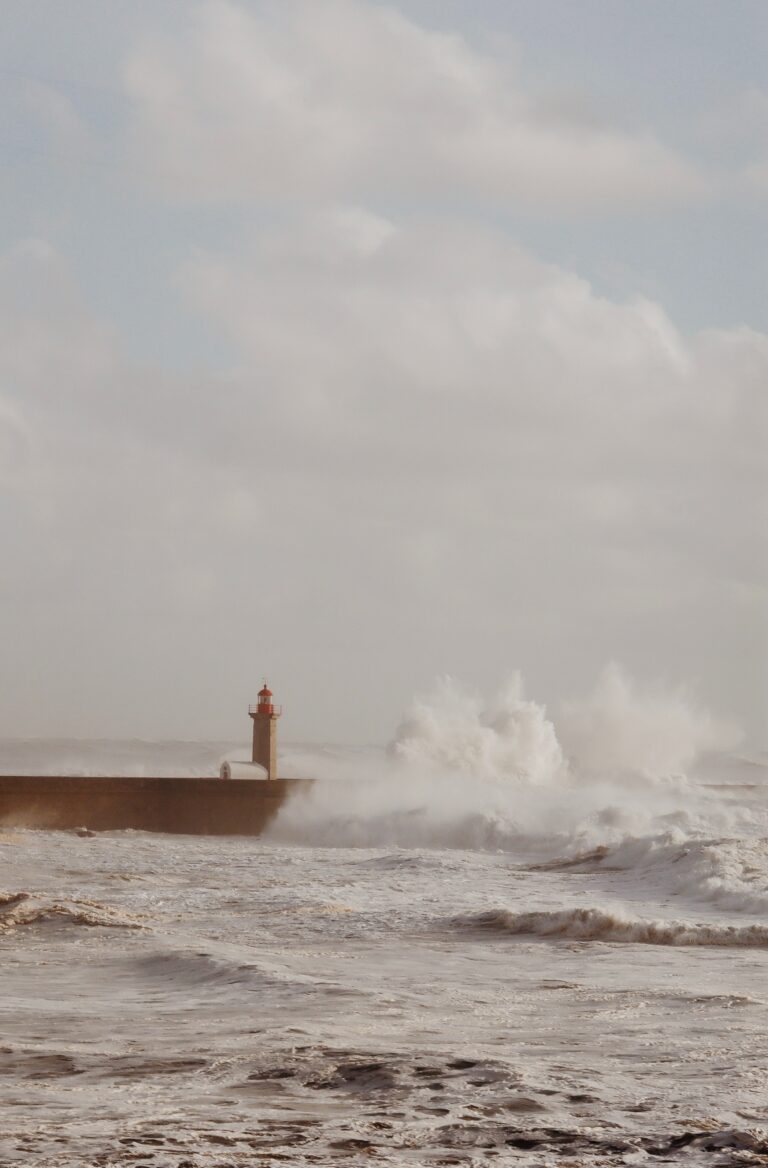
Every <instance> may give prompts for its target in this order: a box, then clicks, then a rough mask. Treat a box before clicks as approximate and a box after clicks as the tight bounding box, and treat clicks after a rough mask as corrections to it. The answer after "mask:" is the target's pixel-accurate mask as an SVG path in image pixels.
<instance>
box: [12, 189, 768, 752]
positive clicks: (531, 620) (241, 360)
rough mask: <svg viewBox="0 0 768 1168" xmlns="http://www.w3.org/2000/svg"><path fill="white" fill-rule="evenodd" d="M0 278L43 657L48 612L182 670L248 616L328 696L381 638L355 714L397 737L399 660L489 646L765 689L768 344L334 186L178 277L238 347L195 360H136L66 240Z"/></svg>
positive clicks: (27, 575)
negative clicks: (182, 370)
mask: <svg viewBox="0 0 768 1168" xmlns="http://www.w3.org/2000/svg"><path fill="white" fill-rule="evenodd" d="M1 270H2V271H3V272H4V274H5V280H4V281H0V298H2V302H3V304H4V306H5V314H4V315H5V317H6V319H7V320H8V321H9V326H8V331H7V333H6V334H5V337H4V343H3V345H2V346H0V393H1V394H2V395H3V397H4V400H5V403H6V405H5V407H4V410H3V413H2V419H1V421H2V427H0V428H1V429H2V447H0V449H3V450H5V451H6V455H7V464H8V465H7V467H6V473H5V474H4V476H3V483H4V488H5V491H6V496H5V497H6V503H9V504H10V506H9V507H7V508H6V520H5V524H4V529H3V530H4V540H5V546H6V547H7V548H8V549H9V553H8V556H7V559H6V563H5V565H4V568H3V572H2V577H1V578H0V588H2V589H3V590H4V595H5V597H6V599H7V600H9V601H10V600H12V601H13V604H14V610H15V612H16V614H17V617H16V621H17V623H16V626H15V631H14V632H13V634H12V635H11V636H9V637H7V638H6V649H7V652H8V660H9V661H16V663H17V664H16V666H15V667H18V668H20V669H21V670H22V672H23V670H24V668H25V665H24V664H23V662H24V661H25V660H26V657H25V649H24V648H23V646H24V645H26V644H27V643H28V642H29V638H30V636H33V637H34V636H38V637H39V636H40V635H42V630H44V629H47V636H48V637H50V638H51V639H52V643H57V644H61V643H62V638H64V639H66V636H69V635H70V634H69V633H68V632H66V630H71V636H72V637H75V635H77V636H79V637H80V638H81V639H83V638H84V639H85V640H86V641H87V642H88V644H89V645H91V646H92V652H96V649H97V647H98V637H96V634H95V633H94V622H95V625H96V626H98V625H99V622H104V623H105V631H104V633H103V636H108V637H110V638H112V641H111V642H110V643H112V645H113V650H114V652H115V653H117V654H118V655H120V654H122V655H123V656H125V655H127V656H128V657H130V655H131V654H132V653H133V651H134V650H133V645H134V643H136V642H137V638H138V642H140V643H143V644H145V646H146V650H145V651H146V653H147V656H148V661H150V662H151V668H153V669H155V670H156V671H158V677H167V680H168V684H171V678H172V675H173V674H174V673H175V672H176V667H175V665H174V662H175V663H176V664H178V662H179V661H184V660H186V659H187V657H186V656H185V655H188V654H189V652H190V651H191V646H192V645H193V644H194V645H195V646H196V649H195V652H196V653H198V654H202V655H203V656H205V655H206V654H208V655H209V656H210V659H215V658H217V656H218V655H219V653H220V652H223V651H225V650H226V647H227V646H231V647H233V648H234V647H235V646H242V644H244V643H245V642H243V638H245V641H246V642H247V641H248V638H249V637H250V636H251V635H256V636H257V639H258V644H257V645H256V647H255V648H254V649H253V650H252V651H251V650H249V651H248V652H243V651H242V648H238V649H235V659H236V664H235V665H234V666H233V668H232V670H231V671H230V672H229V673H228V681H227V685H229V686H231V687H233V688H236V687H237V686H238V685H240V686H247V684H248V678H249V669H250V667H251V665H252V662H253V654H254V653H255V654H256V655H258V654H259V653H262V655H263V656H267V657H273V659H274V658H279V659H280V661H281V663H282V664H283V668H284V669H285V672H286V676H288V675H289V674H290V673H291V672H292V671H293V673H295V675H296V676H297V677H300V678H301V681H300V682H296V683H295V684H297V686H304V687H305V689H304V690H300V689H299V690H297V691H295V692H294V695H293V697H294V700H295V701H296V702H297V704H298V705H299V706H300V707H303V708H306V709H307V710H310V711H312V710H316V709H318V707H317V706H316V699H315V697H314V696H313V692H312V691H313V687H314V686H316V685H318V684H320V681H321V678H320V673H323V674H326V675H327V676H328V678H329V681H328V685H329V687H330V689H331V690H333V688H334V687H337V688H338V687H342V688H343V686H344V684H345V681H344V678H345V677H347V678H348V677H350V676H364V675H365V672H366V669H367V664H366V663H367V662H368V661H369V659H371V657H372V656H374V657H375V659H376V661H377V670H378V674H379V678H380V680H379V681H378V682H377V684H376V685H374V686H373V687H372V688H371V690H370V691H368V690H365V689H364V688H363V689H362V690H361V691H360V692H359V693H356V695H355V696H354V698H353V699H352V707H351V708H349V710H348V713H349V717H350V718H351V719H352V722H354V723H355V724H356V725H358V726H359V727H362V728H363V729H361V730H360V731H359V733H361V734H366V733H370V734H371V735H372V736H375V735H376V734H379V735H383V734H386V733H387V731H388V729H389V726H390V725H391V723H392V722H393V721H394V720H395V719H396V717H397V712H398V711H397V703H398V702H399V701H400V700H401V698H402V697H403V695H402V693H400V691H399V690H398V687H397V685H396V679H397V678H398V677H400V676H403V675H405V676H407V677H408V678H411V679H414V681H415V682H416V683H421V682H422V681H424V680H428V678H429V675H430V674H432V673H433V672H435V671H439V670H441V669H446V668H450V667H452V668H454V670H456V671H458V672H465V671H466V669H467V665H466V662H467V661H475V660H477V661H482V662H483V665H482V668H483V669H489V668H490V669H493V670H494V671H498V672H501V671H503V670H504V668H506V667H507V666H508V665H509V664H510V663H519V664H521V665H522V666H523V667H525V668H526V670H527V671H528V672H532V673H534V674H535V684H536V688H537V690H540V691H542V692H544V693H545V694H546V693H547V689H548V687H553V686H554V687H556V686H558V685H562V686H566V687H570V686H572V685H576V684H578V682H579V679H578V678H574V677H573V674H572V673H571V674H569V675H567V676H561V675H562V671H563V654H562V650H561V644H560V642H561V641H563V642H564V643H565V644H567V645H568V646H569V648H568V654H567V656H568V659H569V660H571V661H573V660H576V661H580V662H582V668H587V669H592V668H594V667H596V666H597V665H598V664H599V663H600V661H601V660H602V659H605V658H606V657H609V656H610V655H611V654H612V653H615V654H616V655H621V657H622V658H624V659H625V660H627V661H628V662H629V663H630V665H631V666H632V668H633V669H635V670H638V671H639V672H641V673H642V672H652V673H659V672H662V671H665V672H668V673H671V674H672V675H673V676H675V675H677V676H680V675H683V676H685V675H686V674H690V673H695V674H698V675H699V676H700V678H701V679H702V683H703V684H702V687H701V688H702V690H703V692H704V695H705V697H706V698H707V700H708V701H710V702H713V703H714V704H715V705H718V704H720V705H722V704H725V705H726V707H727V704H728V695H732V694H737V695H739V696H738V699H737V703H738V704H740V705H742V706H743V708H744V709H746V710H747V711H749V709H750V708H753V707H754V703H755V701H756V700H757V698H756V696H755V691H754V679H755V676H756V672H759V670H760V668H761V667H762V665H761V662H762V659H763V657H762V654H763V648H762V646H761V645H760V643H759V640H760V638H759V628H760V625H759V618H758V617H756V603H757V602H756V599H755V598H756V597H757V596H758V594H759V592H760V587H761V581H762V579H763V577H764V572H765V551H764V542H763V541H764V519H763V515H762V514H761V510H760V505H759V504H760V501H761V500H765V498H766V489H765V467H764V459H763V457H762V452H763V450H764V442H765V394H764V386H765V384H768V338H766V337H765V336H763V335H761V334H758V333H754V332H751V331H750V330H747V329H737V330H728V331H713V332H709V333H704V334H700V335H699V336H696V337H693V338H685V337H683V336H682V335H680V334H679V333H678V331H677V330H676V329H675V328H674V325H673V324H672V323H671V322H670V320H669V319H668V317H667V316H666V314H665V313H664V312H663V310H662V309H661V308H660V307H659V306H658V305H655V304H652V303H650V302H648V301H645V300H637V301H634V302H628V303H625V304H619V303H614V302H611V301H609V300H606V299H603V298H601V297H599V296H597V295H595V293H594V291H593V290H592V289H591V288H590V286H589V285H588V284H587V283H586V282H585V281H583V280H581V279H579V278H578V277H576V276H575V275H573V274H572V273H570V272H568V271H566V270H564V269H562V268H559V267H557V266H554V265H548V264H544V263H542V262H540V261H539V260H537V259H536V258H535V257H534V256H532V255H530V254H529V253H527V252H525V251H524V250H522V249H520V248H519V247H517V246H515V245H514V244H513V243H511V242H510V241H509V240H508V239H507V238H505V237H504V236H503V235H502V234H501V233H499V232H496V231H491V230H488V229H485V228H479V227H471V226H468V225H466V224H456V223H443V224H436V223H417V222H414V221H406V222H396V221H389V220H385V219H382V218H381V217H376V216H372V215H370V214H369V213H367V212H363V211H360V210H356V209H349V208H339V209H337V210H335V211H333V212H328V213H322V214H320V213H313V214H308V215H300V216H298V217H297V218H294V219H286V220H285V221H284V222H283V224H282V226H281V227H280V228H279V229H278V228H274V227H273V228H271V229H264V230H263V231H262V233H261V234H260V235H258V236H257V237H256V239H255V242H254V244H253V246H252V247H251V248H250V250H244V251H240V252H238V253H237V254H235V255H229V254H219V255H212V254H211V255H203V254H200V255H199V256H198V258H197V259H196V260H195V261H194V262H193V263H191V264H190V265H189V266H188V267H187V268H186V269H185V270H184V271H183V272H182V273H180V275H179V282H180V285H181V287H182V289H183V290H184V293H185V295H186V296H188V297H189V299H190V302H191V303H192V304H193V305H194V306H195V308H196V310H197V311H198V312H200V313H202V314H204V316H205V318H206V320H207V321H208V323H209V325H210V324H211V323H212V324H214V325H216V326H217V327H218V328H219V329H221V330H222V331H223V332H224V333H225V334H226V335H227V336H228V337H229V338H230V341H231V344H232V345H233V346H234V349H235V351H236V354H237V361H236V364H235V367H234V368H233V369H232V370H231V371H230V372H229V373H227V374H226V375H214V374H209V375H205V376H202V375H201V376H197V377H194V378H179V377H169V376H168V375H167V374H163V373H160V372H158V371H155V370H152V369H143V370H139V369H136V368H135V367H133V366H132V364H131V363H130V362H129V361H128V360H127V359H126V357H125V355H124V353H123V352H122V351H121V348H120V346H119V344H118V343H117V341H116V340H115V338H114V337H112V336H111V334H110V332H109V330H106V329H104V327H103V325H101V324H100V323H99V322H98V321H97V320H94V319H93V318H92V316H90V315H89V314H88V313H87V311H86V310H85V308H84V307H83V305H82V303H81V301H80V298H79V296H78V293H77V289H76V288H75V287H74V285H73V284H72V282H71V280H70V278H69V277H68V276H67V273H66V267H65V265H63V263H62V261H61V259H60V257H58V256H57V255H56V254H55V253H54V252H52V251H51V250H50V249H46V248H45V247H44V246H43V245H41V244H34V245H26V246H24V247H21V248H19V249H16V250H15V251H14V252H13V253H12V254H11V255H10V256H8V257H6V260H5V262H4V265H3V266H2V269H1ZM9 403H10V405H9ZM30 458H32V463H31V464H30V463H29V460H30ZM28 464H29V465H32V466H33V472H29V471H28V469H25V467H28ZM756 503H757V504H758V505H757V506H756ZM256 598H258V609H259V612H261V613H263V612H268V613H269V620H268V621H267V622H266V623H265V622H264V619H263V617H262V618H258V619H255V620H254V618H253V612H252V610H253V605H254V601H255V599H256ZM740 598H741V599H740ZM49 612H50V614H51V619H52V620H53V619H54V616H55V621H56V623H55V624H54V625H53V626H52V627H51V628H48V625H47V623H46V622H47V619H48V618H47V615H45V616H44V617H43V618H41V613H43V614H48V613H49ZM63 613H66V614H67V615H66V617H65V618H62V614H63ZM41 619H42V623H41ZM62 619H64V624H63V625H62V623H61V621H62ZM190 621H191V622H192V623H193V625H194V627H195V634H194V638H193V641H192V642H190V640H189V637H190V628H189V622H190ZM107 627H108V630H109V632H108V633H107V631H106V629H107ZM145 627H152V628H161V629H162V630H163V634H162V636H161V637H160V638H159V639H158V640H157V642H156V643H154V644H152V645H147V642H146V638H145V637H144V635H143V632H142V630H143V629H144V628H145ZM100 635H101V634H100ZM94 638H95V639H94ZM14 646H15V648H14ZM69 649H70V651H71V652H76V650H75V649H74V648H73V646H69ZM89 652H91V650H90V649H89ZM478 655H479V656H478ZM659 660H660V661H662V662H665V663H667V667H666V668H664V669H661V668H658V667H657V661H659ZM19 661H21V662H22V664H21V665H19V664H18V662H19ZM308 661H309V664H308ZM312 662H314V663H315V666H313V665H312V664H311V663H312ZM315 667H316V672H313V669H314V668H315ZM478 667H479V666H478ZM60 668H61V669H64V668H65V666H64V663H63V662H62V663H61V665H60ZM78 668H80V669H83V670H86V675H84V677H83V682H82V684H83V685H85V686H86V688H87V686H88V684H89V682H88V679H87V660H86V659H85V658H84V659H83V660H82V661H81V662H80V664H79V665H78ZM136 670H138V672H139V673H140V672H141V669H140V666H139V665H137V666H136ZM57 676H59V675H58V674H57V671H56V667H55V666H54V665H51V678H52V679H55V678H56V677H57ZM196 677H197V674H196V673H195V672H194V670H193V671H192V672H191V673H190V675H189V680H188V682H187V683H185V684H186V685H187V692H188V696H189V700H190V702H191V703H192V707H194V701H196V700H199V701H203V691H205V693H206V694H207V693H209V692H210V686H204V685H203V684H202V682H200V681H199V680H198V690H199V693H198V691H195V692H196V693H198V696H195V694H193V692H192V691H193V689H194V686H195V684H196V683H195V678H196ZM135 682H136V675H134V676H133V677H131V676H130V675H129V676H128V677H127V679H126V680H125V684H126V685H127V686H128V685H129V684H135ZM110 684H111V686H112V691H111V692H112V694H113V696H114V694H115V692H117V691H116V688H115V687H118V690H119V686H120V684H121V679H120V678H119V677H117V676H116V675H113V676H112V679H111V682H110ZM156 684H158V685H159V684H161V682H160V681H159V680H158V681H157V682H156ZM151 691H152V687H149V691H148V692H151ZM19 692H20V693H22V692H23V690H20V691H19ZM385 692H386V693H387V694H388V697H387V699H386V702H388V703H389V704H388V705H387V704H385V706H384V707H381V708H380V701H381V700H382V695H383V694H384V693H385ZM723 695H725V700H724V697H723ZM230 696H231V691H230V690H228V689H227V688H226V686H225V687H224V688H223V689H222V696H221V703H222V709H223V708H224V706H225V704H226V702H227V701H228V700H229V699H230ZM551 696H552V697H556V696H557V691H555V692H554V693H551ZM94 700H96V699H94ZM106 700H107V695H106V694H105V695H103V701H104V702H106ZM136 700H137V701H138V700H139V699H136ZM142 700H143V699H142ZM99 701H102V695H99V697H98V701H97V702H96V706H95V707H94V709H96V708H100V707H98V702H99ZM147 702H148V703H149V704H148V705H147V708H146V712H145V715H144V717H145V719H146V722H145V725H149V726H152V725H153V723H152V717H153V716H154V715H153V710H154V709H155V705H154V704H153V703H151V702H150V699H149V696H148V697H147ZM73 703H74V706H73V708H77V709H81V708H82V702H81V698H80V696H79V695H75V697H73ZM355 703H357V704H355ZM65 707H66V703H64V706H61V707H60V709H61V710H64V709H65ZM393 707H394V708H393ZM737 708H738V706H737ZM17 713H18V711H17ZM122 713H123V714H124V711H122ZM102 714H103V717H104V718H105V719H106V721H105V722H104V723H103V725H105V726H108V725H110V724H113V723H110V721H109V718H110V717H111V716H112V715H111V713H110V709H105V710H102ZM9 716H10V715H9ZM73 716H74V715H73ZM222 716H224V715H222ZM325 716H328V717H331V718H332V717H333V714H332V711H330V710H328V711H325V713H323V712H322V708H321V709H318V717H325ZM62 717H64V714H63V713H62ZM366 728H367V730H366ZM180 729H181V727H180ZM166 730H167V727H166ZM157 732H160V727H159V726H158V727H157ZM328 732H329V733H330V732H331V731H330V729H328ZM335 732H336V733H339V734H341V735H342V736H343V733H344V730H343V728H342V727H341V726H339V727H338V729H337V730H336V731H335Z"/></svg>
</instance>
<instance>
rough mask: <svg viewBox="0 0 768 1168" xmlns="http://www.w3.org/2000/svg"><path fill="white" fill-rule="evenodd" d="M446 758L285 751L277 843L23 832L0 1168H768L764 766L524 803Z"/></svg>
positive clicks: (0, 1065) (727, 762)
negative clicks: (269, 1167) (296, 789)
mask: <svg viewBox="0 0 768 1168" xmlns="http://www.w3.org/2000/svg"><path fill="white" fill-rule="evenodd" d="M517 729H518V730H519V725H518V727H517ZM494 733H495V734H497V735H498V734H500V733H503V731H502V730H500V729H499V727H498V726H497V727H496V729H495V730H494ZM424 734H425V732H424V727H423V726H422V727H421V728H420V729H414V726H413V725H412V724H411V725H410V727H409V728H408V727H406V730H405V731H404V732H403V733H402V734H401V736H400V740H399V741H400V745H401V746H402V745H403V743H405V747H404V748H403V749H402V750H400V751H399V752H398V751H395V752H394V755H395V756H393V752H392V751H390V752H389V754H388V755H387V754H385V753H384V752H381V751H376V750H373V749H371V750H344V749H342V748H332V747H323V748H317V747H293V748H286V749H285V750H284V752H283V761H282V770H283V773H284V774H291V773H295V774H302V775H311V774H315V775H317V776H318V777H320V778H321V779H324V780H325V781H323V782H321V783H318V784H317V785H316V786H315V787H314V788H313V789H312V790H310V791H309V792H308V793H304V794H303V795H301V796H298V797H297V798H296V799H294V800H291V801H289V802H288V803H287V804H286V806H285V807H284V808H283V810H282V812H281V813H280V815H279V816H278V818H277V820H276V821H275V822H274V824H273V825H272V827H271V828H270V830H269V833H268V834H267V836H266V837H264V838H261V839H250V838H224V839H222V838H202V837H189V836H164V835H150V834H145V833H138V832H132V831H126V832H108V833H97V834H92V835H88V834H81V835H78V834H76V833H74V832H73V833H65V832H61V833H47V832H37V831H19V830H15V829H10V828H8V829H5V830H4V829H3V828H2V825H0V873H1V877H0V970H1V977H2V998H1V1000H0V1010H1V1012H2V1021H1V1026H0V1083H1V1084H2V1096H1V1097H2V1102H3V1107H2V1112H1V1113H0V1164H2V1165H12V1164H14V1165H15V1164H27V1163H34V1164H39V1165H51V1166H54V1165H57V1166H58V1165H61V1166H63V1165H75V1164H78V1165H80V1164H88V1165H105V1166H106V1165H129V1164H130V1165H137V1166H139V1165H145V1166H149V1165H152V1166H154V1168H165V1166H168V1168H170V1166H173V1168H192V1166H199V1168H211V1166H214V1165H218V1166H222V1168H223V1166H225V1165H226V1166H230V1165H252V1164H284V1163H288V1164H296V1165H330V1164H334V1165H335V1164H349V1165H358V1164H371V1163H378V1164H393V1165H410V1164H429V1165H432V1164H434V1165H438V1164H440V1165H447V1164H452V1165H487V1164H506V1163H514V1164H518V1163H519V1164H523V1165H592V1164H605V1165H608V1164H646V1163H647V1164H660V1163H674V1164H678V1163H690V1164H711V1165H726V1164H728V1165H730V1164H734V1165H735V1164H748V1163H755V1164H757V1163H766V1162H768V1040H767V1038H766V1033H767V1032H768V800H767V799H766V795H767V793H768V765H767V763H768V760H766V758H765V757H764V756H761V755H755V756H752V757H743V756H739V755H736V754H734V753H727V752H726V753H723V752H721V753H719V754H712V753H709V754H706V753H705V754H703V755H701V757H699V759H698V761H695V762H693V763H691V764H690V765H689V766H688V767H687V769H686V771H685V772H684V773H671V774H669V773H668V774H663V775H662V774H659V773H658V772H656V773H654V772H652V771H649V770H648V769H647V768H646V769H638V770H634V771H633V770H631V769H629V770H627V769H626V768H625V769H622V770H621V771H620V772H619V771H618V770H617V769H616V767H615V766H613V764H611V765H610V766H607V767H604V768H603V769H602V770H601V769H600V768H599V767H597V768H594V767H593V769H592V770H590V771H589V772H588V773H587V772H586V771H584V772H583V773H582V772H580V771H579V770H578V769H577V768H575V767H574V766H573V765H569V766H563V765H561V760H558V759H554V765H553V766H550V768H549V771H546V773H545V770H546V768H545V770H542V771H536V773H534V771H535V768H533V767H528V769H527V770H525V769H524V768H522V767H521V768H519V769H518V771H517V772H516V773H514V774H512V773H510V772H505V770H504V767H503V766H500V765H496V764H495V763H494V765H489V762H488V758H487V757H485V761H484V763H483V766H480V765H479V763H478V755H477V752H475V755H474V758H470V757H468V756H466V757H465V756H462V759H461V763H460V765H453V766H452V767H449V766H448V765H447V762H446V757H445V743H444V741H443V739H442V738H441V745H440V749H439V750H437V751H435V749H432V748H431V753H432V756H433V757H432V765H428V763H427V760H426V756H425V755H424V753H423V751H422V754H421V756H420V757H414V755H416V756H418V755H419V751H418V750H415V748H414V742H415V741H416V739H418V738H419V735H421V739H422V741H423V740H424ZM486 738H487V736H486ZM409 744H410V745H409ZM454 745H455V744H454ZM496 745H497V746H498V744H496ZM545 745H546V743H545ZM550 745H551V744H550ZM541 746H542V743H541V741H539V742H538V746H537V748H536V749H537V750H540V749H541ZM486 747H487V741H486ZM518 747H519V748H520V749H522V747H520V743H518ZM484 749H485V748H484ZM494 749H496V747H494ZM232 753H233V751H232V748H231V747H230V746H228V745H227V744H222V743H195V744H189V743H186V744H184V743H176V744H157V743H154V744H148V743H138V742H136V743H104V742H101V743H82V742H81V743H66V744H64V743H61V742H59V743H43V742H26V743H25V742H20V741H16V742H13V743H5V744H2V766H0V770H3V771H6V772H10V771H14V772H15V773H22V772H24V771H26V773H41V772H43V771H46V770H47V771H49V772H54V771H57V770H60V769H62V764H63V763H65V762H68V765H69V769H70V771H71V772H72V773H89V772H90V773H99V771H101V770H107V771H110V772H111V773H128V774H130V773H133V774H140V773H158V771H159V772H160V773H163V772H162V769H161V768H162V767H163V766H164V765H165V764H166V763H168V766H167V768H166V773H190V774H195V773H215V772H216V769H217V766H218V763H219V761H220V760H221V758H222V757H224V756H231V755H232ZM481 753H482V752H481ZM398 754H399V756H400V757H399V758H398V757H397V756H398ZM486 754H487V751H486ZM403 756H407V757H406V759H405V762H403ZM437 756H439V757H437ZM518 757H519V755H518ZM170 759H173V762H172V763H171V762H170V761H169V760H170ZM436 759H437V761H436ZM491 761H493V760H491ZM507 761H508V760H507ZM496 762H498V759H497V760H496ZM593 762H594V760H593ZM550 763H553V759H552V758H550ZM354 775H357V776H358V777H360V783H359V785H356V786H354V787H350V785H349V784H348V783H345V784H341V785H337V786H336V787H334V781H333V780H334V777H343V778H350V777H352V776H354ZM84 826H87V825H84Z"/></svg>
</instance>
